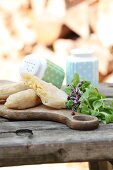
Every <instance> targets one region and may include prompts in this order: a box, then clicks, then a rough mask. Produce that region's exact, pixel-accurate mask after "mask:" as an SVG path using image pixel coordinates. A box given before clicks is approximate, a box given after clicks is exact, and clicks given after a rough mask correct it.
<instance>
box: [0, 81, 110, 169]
mask: <svg viewBox="0 0 113 170" xmlns="http://www.w3.org/2000/svg"><path fill="white" fill-rule="evenodd" d="M112 89H113V84H103V85H100V90H101V91H102V92H103V93H104V94H105V95H107V96H113V90H112ZM112 160H113V124H108V125H103V124H100V126H99V128H98V129H96V130H93V131H77V130H72V129H70V128H69V127H67V126H66V125H64V124H61V123H56V122H51V121H8V120H7V119H4V118H0V166H14V165H16V166H17V165H25V164H27V165H30V164H44V163H58V162H60V163H63V162H85V161H88V162H89V168H90V169H91V170H94V169H95V170H100V169H101V170H104V169H106V170H107V169H109V170H110V169H111V167H112V166H111V165H110V164H109V163H108V162H107V161H111V162H112Z"/></svg>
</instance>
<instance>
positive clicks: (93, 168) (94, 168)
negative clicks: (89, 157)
mask: <svg viewBox="0 0 113 170" xmlns="http://www.w3.org/2000/svg"><path fill="white" fill-rule="evenodd" d="M89 170H113V168H112V165H111V164H110V163H109V162H108V161H92V162H90V163H89Z"/></svg>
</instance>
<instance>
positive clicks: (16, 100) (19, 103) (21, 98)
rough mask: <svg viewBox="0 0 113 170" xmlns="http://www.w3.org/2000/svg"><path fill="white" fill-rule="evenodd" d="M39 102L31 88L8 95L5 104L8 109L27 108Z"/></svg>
mask: <svg viewBox="0 0 113 170" xmlns="http://www.w3.org/2000/svg"><path fill="white" fill-rule="evenodd" d="M40 103H41V100H40V98H39V97H38V96H37V94H36V92H35V91H34V90H33V89H28V90H24V91H20V92H17V93H15V94H12V95H10V96H9V97H8V98H7V100H6V103H5V106H6V107H7V108H10V109H27V108H31V107H35V106H37V105H39V104H40Z"/></svg>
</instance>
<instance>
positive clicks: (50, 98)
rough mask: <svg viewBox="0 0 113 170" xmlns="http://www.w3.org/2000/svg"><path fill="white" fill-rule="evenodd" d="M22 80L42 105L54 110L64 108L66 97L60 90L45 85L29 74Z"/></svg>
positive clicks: (48, 84)
mask: <svg viewBox="0 0 113 170" xmlns="http://www.w3.org/2000/svg"><path fill="white" fill-rule="evenodd" d="M22 78H23V80H24V81H25V83H26V85H28V86H29V87H30V88H33V89H34V90H35V91H36V93H37V95H38V96H39V97H40V98H41V101H42V103H43V104H44V105H46V106H49V107H52V108H56V109H61V108H65V107H66V105H65V102H66V100H67V97H68V96H67V94H66V93H65V92H64V91H62V90H61V89H58V88H57V87H56V86H54V85H53V84H51V83H47V82H45V81H43V80H40V79H39V78H38V77H36V76H32V75H29V74H24V75H23V77H22Z"/></svg>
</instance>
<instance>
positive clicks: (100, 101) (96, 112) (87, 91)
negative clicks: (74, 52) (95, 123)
mask: <svg viewBox="0 0 113 170" xmlns="http://www.w3.org/2000/svg"><path fill="white" fill-rule="evenodd" d="M65 92H66V93H67V94H68V98H67V102H66V107H67V108H68V109H71V110H72V114H74V112H79V113H83V114H88V115H93V116H96V117H98V119H99V120H100V121H102V122H103V123H106V124H107V123H111V122H113V99H112V98H107V97H105V96H104V95H102V94H101V93H100V92H99V91H98V89H97V88H95V87H94V86H93V85H92V84H91V82H89V81H80V79H79V75H78V74H77V73H76V74H75V76H74V79H73V80H72V83H71V84H70V85H68V86H66V88H65Z"/></svg>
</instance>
